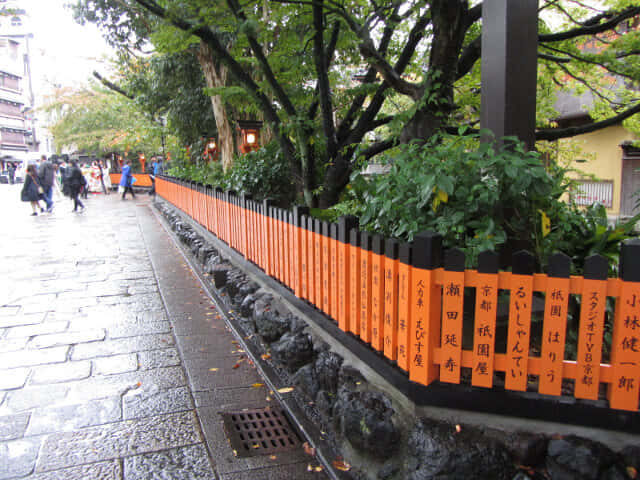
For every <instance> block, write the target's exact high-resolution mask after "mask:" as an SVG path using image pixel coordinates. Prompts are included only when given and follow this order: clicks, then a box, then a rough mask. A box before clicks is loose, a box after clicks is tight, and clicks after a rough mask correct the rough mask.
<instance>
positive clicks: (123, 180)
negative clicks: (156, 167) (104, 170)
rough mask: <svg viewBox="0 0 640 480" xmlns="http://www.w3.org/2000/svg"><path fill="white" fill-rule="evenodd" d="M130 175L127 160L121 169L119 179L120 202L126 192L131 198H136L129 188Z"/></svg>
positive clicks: (129, 161) (129, 165)
mask: <svg viewBox="0 0 640 480" xmlns="http://www.w3.org/2000/svg"><path fill="white" fill-rule="evenodd" d="M131 181H132V175H131V160H127V163H126V164H125V166H124V167H122V176H121V177H120V186H121V187H122V200H124V199H125V195H126V194H127V192H131V198H136V196H135V194H134V193H133V188H131V185H132V183H131Z"/></svg>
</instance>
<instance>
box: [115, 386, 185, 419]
mask: <svg viewBox="0 0 640 480" xmlns="http://www.w3.org/2000/svg"><path fill="white" fill-rule="evenodd" d="M122 400H123V409H124V418H125V420H130V419H133V418H142V417H151V416H153V415H162V414H166V413H176V412H182V411H186V410H193V408H194V404H193V399H192V398H191V392H190V391H189V388H188V387H178V388H171V389H168V390H160V389H159V388H157V387H155V386H152V387H151V388H139V389H136V390H132V391H130V392H129V393H127V394H126V395H124V396H123V397H122Z"/></svg>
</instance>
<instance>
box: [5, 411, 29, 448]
mask: <svg viewBox="0 0 640 480" xmlns="http://www.w3.org/2000/svg"><path fill="white" fill-rule="evenodd" d="M29 415H30V414H28V413H21V414H18V415H6V416H4V417H0V442H1V441H4V440H15V439H16V438H21V437H22V436H23V435H24V432H25V430H26V429H27V424H28V422H29Z"/></svg>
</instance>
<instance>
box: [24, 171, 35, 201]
mask: <svg viewBox="0 0 640 480" xmlns="http://www.w3.org/2000/svg"><path fill="white" fill-rule="evenodd" d="M20 200H22V201H23V202H37V201H38V200H40V193H39V192H38V183H37V181H34V180H33V178H32V177H31V175H29V174H27V175H26V178H25V179H24V185H23V186H22V191H21V192H20Z"/></svg>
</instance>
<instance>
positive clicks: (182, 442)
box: [0, 185, 326, 480]
mask: <svg viewBox="0 0 640 480" xmlns="http://www.w3.org/2000/svg"><path fill="white" fill-rule="evenodd" d="M18 198H19V186H8V185H0V205H2V217H0V218H2V220H3V221H2V223H3V227H2V229H0V480H2V479H13V478H29V479H38V480H42V479H59V478H65V479H67V480H74V479H83V480H91V479H105V480H107V479H114V480H115V479H127V480H130V479H153V478H170V479H224V480H231V479H249V478H251V479H270V478H274V479H276V478H277V479H288V478H291V479H305V478H326V477H325V475H324V474H323V473H316V472H309V471H308V465H309V464H312V465H317V462H315V463H314V462H313V460H314V459H312V458H310V457H309V456H307V455H305V453H304V452H303V451H302V449H301V448H299V449H297V450H292V451H289V452H286V453H284V452H282V453H278V454H277V455H263V456H256V457H251V458H240V457H236V456H235V455H234V452H233V450H232V448H231V447H230V445H229V442H228V440H227V438H226V434H225V432H224V429H223V424H222V419H221V416H220V414H219V412H221V411H238V410H240V409H242V408H261V407H265V406H268V405H270V404H271V403H273V400H271V397H270V395H269V392H268V391H267V389H266V388H265V387H264V386H261V385H262V380H261V379H260V377H259V376H258V374H257V373H256V370H255V369H254V368H253V367H252V366H251V365H250V362H248V361H240V362H239V360H240V359H242V358H243V355H242V352H241V349H240V348H239V347H238V344H237V342H236V340H235V338H234V337H233V336H232V334H231V333H230V331H229V330H228V329H227V327H226V325H225V323H224V320H223V318H222V317H221V316H220V315H219V312H218V311H217V310H216V307H215V305H213V303H212V302H211V300H210V299H209V297H208V296H207V295H206V294H205V292H204V291H203V290H202V289H201V286H200V284H199V283H198V281H197V279H196V278H195V276H194V275H193V274H192V272H191V270H190V269H189V267H188V266H187V264H186V263H185V261H184V259H183V258H182V257H181V254H180V252H179V251H178V250H177V249H176V247H175V245H174V244H173V242H172V240H171V239H170V237H169V236H168V235H167V232H166V231H165V230H164V229H163V228H162V226H161V225H160V224H159V222H158V219H157V218H156V217H155V216H154V214H153V213H152V211H151V208H150V204H149V197H147V196H142V195H139V196H137V197H136V199H135V200H127V201H124V202H123V201H121V200H120V199H119V197H118V196H117V195H110V196H96V197H94V198H90V199H89V200H88V201H87V207H88V208H87V210H86V212H85V213H83V214H74V213H70V211H69V210H71V207H70V203H69V201H68V200H67V199H61V200H60V201H59V202H58V203H57V205H56V209H55V211H54V213H53V214H52V215H41V216H38V217H31V216H29V213H30V207H29V206H28V205H27V204H24V203H21V202H19V201H18Z"/></svg>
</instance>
